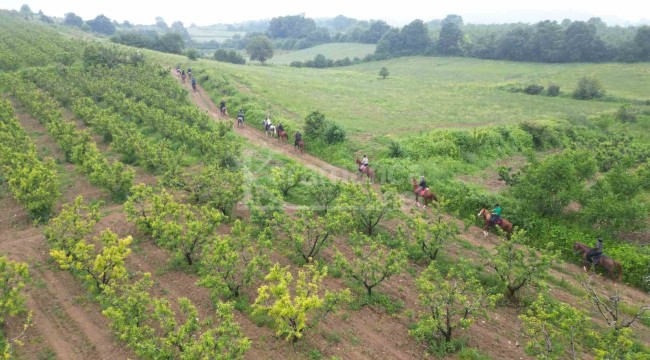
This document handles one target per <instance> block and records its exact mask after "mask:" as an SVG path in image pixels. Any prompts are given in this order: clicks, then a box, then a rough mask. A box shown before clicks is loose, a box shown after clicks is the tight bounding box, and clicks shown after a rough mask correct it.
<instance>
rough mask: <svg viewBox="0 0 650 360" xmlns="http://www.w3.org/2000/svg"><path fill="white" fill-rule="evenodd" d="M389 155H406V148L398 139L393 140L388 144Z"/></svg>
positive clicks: (394, 156)
mask: <svg viewBox="0 0 650 360" xmlns="http://www.w3.org/2000/svg"><path fill="white" fill-rule="evenodd" d="M388 156H389V157H392V158H401V157H404V156H406V150H404V147H402V144H400V143H399V142H398V141H395V140H392V141H391V142H390V144H389V145H388Z"/></svg>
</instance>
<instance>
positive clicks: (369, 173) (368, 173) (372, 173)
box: [355, 158, 375, 182]
mask: <svg viewBox="0 0 650 360" xmlns="http://www.w3.org/2000/svg"><path fill="white" fill-rule="evenodd" d="M355 162H356V163H357V168H358V169H359V176H361V177H363V175H366V176H367V177H368V179H370V182H374V181H375V170H373V169H371V168H370V166H366V167H365V168H364V169H363V170H361V160H359V158H357V159H356V160H355Z"/></svg>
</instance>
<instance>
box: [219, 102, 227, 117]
mask: <svg viewBox="0 0 650 360" xmlns="http://www.w3.org/2000/svg"><path fill="white" fill-rule="evenodd" d="M219 110H220V111H221V113H222V114H224V113H225V112H226V101H225V100H221V102H220V103H219Z"/></svg>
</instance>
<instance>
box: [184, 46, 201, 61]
mask: <svg viewBox="0 0 650 360" xmlns="http://www.w3.org/2000/svg"><path fill="white" fill-rule="evenodd" d="M185 56H187V58H188V59H190V60H196V59H198V58H199V51H198V50H196V49H194V48H190V49H187V50H185Z"/></svg>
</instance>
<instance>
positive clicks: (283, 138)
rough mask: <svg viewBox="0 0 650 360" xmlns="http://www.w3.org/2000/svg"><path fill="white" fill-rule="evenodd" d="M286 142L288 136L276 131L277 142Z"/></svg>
mask: <svg viewBox="0 0 650 360" xmlns="http://www.w3.org/2000/svg"><path fill="white" fill-rule="evenodd" d="M287 141H289V135H288V134H287V132H286V131H284V130H280V131H278V142H281V143H285V142H287Z"/></svg>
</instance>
